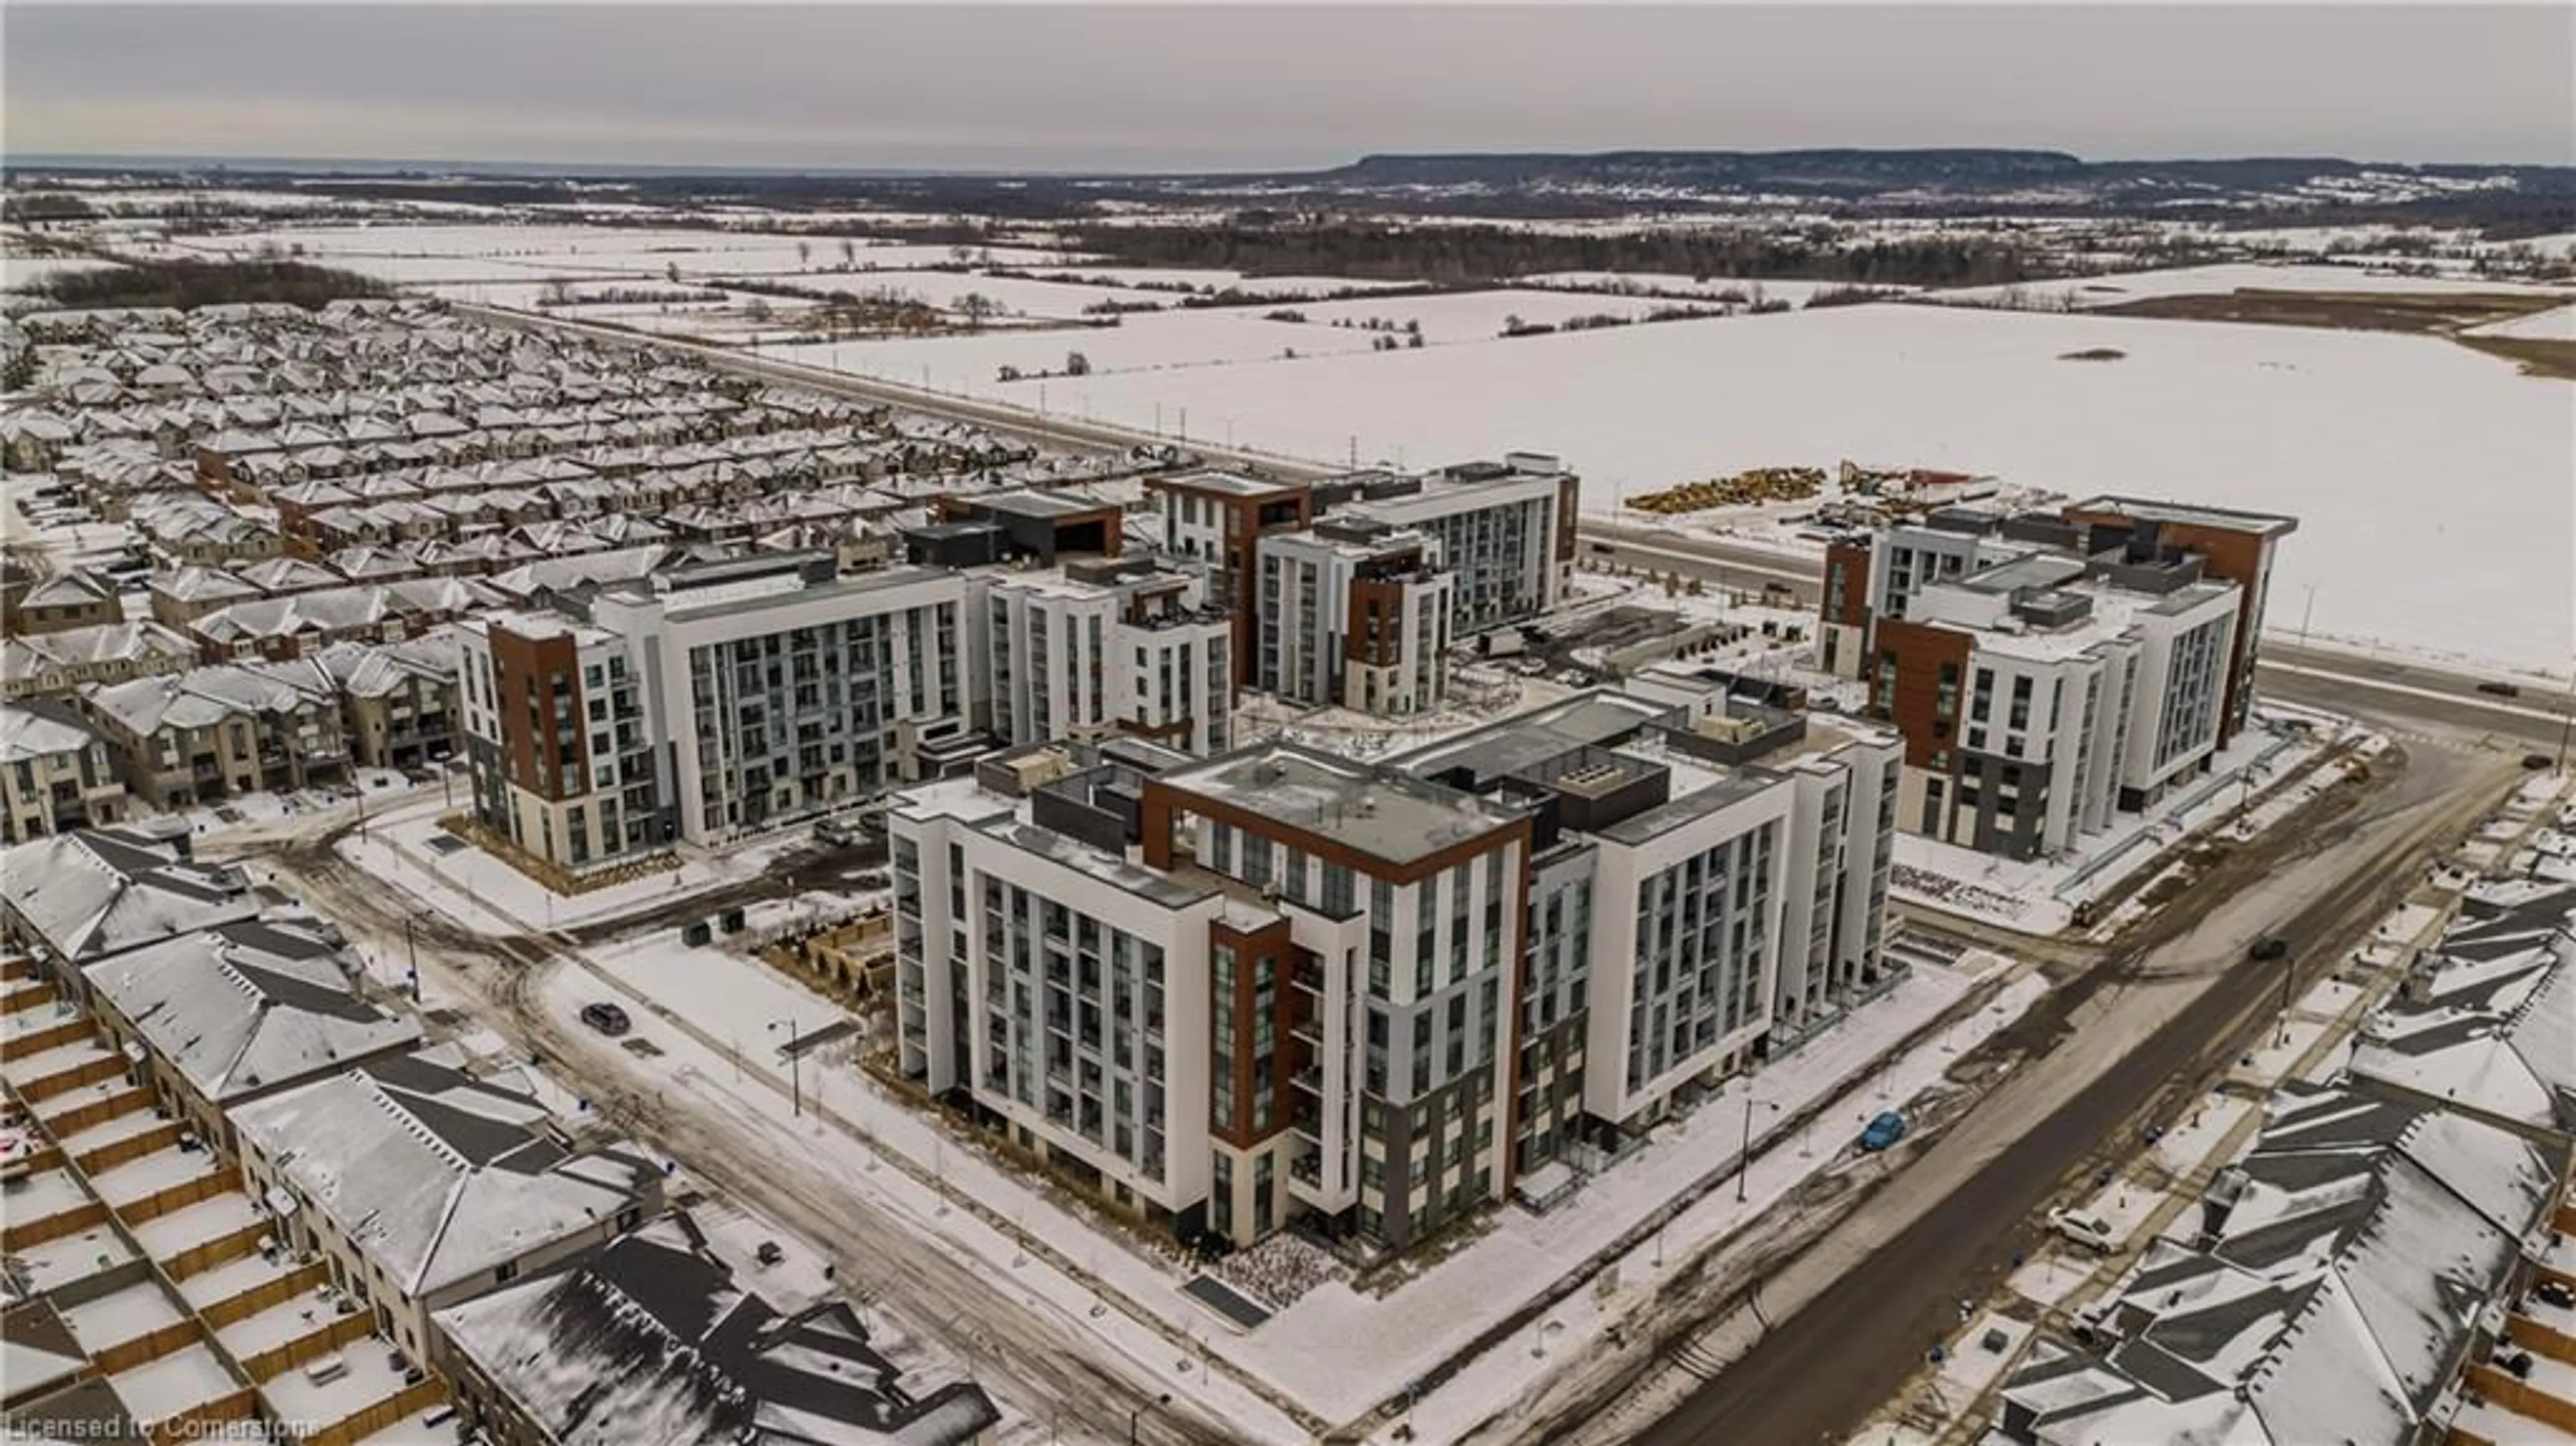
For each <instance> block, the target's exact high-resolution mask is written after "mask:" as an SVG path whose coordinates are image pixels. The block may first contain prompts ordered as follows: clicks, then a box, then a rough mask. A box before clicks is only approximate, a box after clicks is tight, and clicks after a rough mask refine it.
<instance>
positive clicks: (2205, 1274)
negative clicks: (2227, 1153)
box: [1989, 879, 2576, 1446]
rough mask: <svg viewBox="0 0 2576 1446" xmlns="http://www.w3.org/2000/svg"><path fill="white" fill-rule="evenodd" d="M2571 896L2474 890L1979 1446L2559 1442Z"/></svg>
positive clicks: (2024, 1376) (2569, 1253)
mask: <svg viewBox="0 0 2576 1446" xmlns="http://www.w3.org/2000/svg"><path fill="white" fill-rule="evenodd" d="M2571 1040H2576V886H2571V885H2570V884H2568V883H2567V882H2565V881H2564V880H2555V881H2533V880H2525V879H2516V880H2513V881H2509V882H2486V883H2478V884H2473V885H2472V886H2470V888H2469V889H2468V890H2467V891H2466V892H2465V893H2464V895H2463V896H2462V898H2461V901H2460V903H2459V906H2458V909H2457V912H2456V913H2455V915H2454V916H2453V918H2452V919H2451V921H2450V922H2449V923H2448V924H2447V925H2446V926H2445V928H2444V931H2443V934H2442V937H2441V938H2440V940H2439V941H2438V942H2437V943H2435V944H2434V945H2432V946H2431V947H2430V948H2429V949H2427V950H2426V951H2425V952H2424V954H2423V955H2422V956H2420V957H2419V958H2417V959H2416V960H2414V961H2413V962H2412V963H2411V964H2410V965H2409V966H2408V969H2407V972H2406V975H2405V978H2404V982H2403V984H2402V985H2401V987H2400V989H2399V991H2398V992H2397V994H2396V995H2395V996H2394V997H2392V998H2391V999H2389V1000H2388V1001H2387V1002H2386V1003H2384V1004H2383V1005H2382V1006H2381V1007H2380V1008H2378V1009H2377V1010H2375V1011H2374V1012H2373V1013H2372V1015H2371V1016H2370V1017H2368V1018H2367V1019H2365V1020H2364V1021H2363V1023H2362V1026H2361V1028H2360V1030H2359V1032H2358V1033H2357V1034H2356V1036H2355V1038H2354V1042H2353V1046H2352V1051H2351V1053H2350V1054H2349V1056H2348V1057H2347V1063H2346V1067H2345V1069H2344V1071H2343V1073H2342V1074H2341V1076H2340V1077H2339V1078H2337V1079H2335V1080H2333V1081H2332V1082H2330V1083H2327V1084H2312V1083H2304V1082H2297V1081H2293V1082H2290V1083H2286V1084H2284V1085H2283V1086H2281V1087H2280V1088H2279V1089H2278V1090H2277V1091H2276V1092H2275V1093H2274V1094H2272V1095H2271V1096H2270V1097H2269V1098H2268V1099H2267V1100H2265V1101H2264V1102H2263V1105H2262V1112H2261V1116H2260V1133H2259V1134H2258V1135H2257V1136H2256V1137H2255V1139H2254V1141H2253V1143H2252V1145H2251V1147H2250V1148H2249V1149H2248V1150H2246V1152H2245V1153H2244V1154H2243V1155H2242V1156H2241V1157H2240V1158H2237V1159H2235V1160H2232V1161H2230V1162H2229V1163H2227V1164H2226V1165H2224V1166H2223V1167H2221V1168H2219V1169H2218V1170H2217V1172H2216V1174H2215V1177H2214V1178H2213V1179H2211V1181H2210V1183H2209V1185H2208V1186H2207V1188H2206V1189H2205V1190H2203V1191H2202V1192H2201V1194H2200V1196H2199V1198H2198V1199H2197V1200H2195V1201H2194V1202H2192V1206H2191V1207H2190V1208H2187V1209H2186V1210H2185V1212H2184V1213H2183V1215H2182V1216H2181V1217H2180V1218H2179V1219H2178V1220H2177V1221H2176V1222H2175V1223H2174V1224H2173V1225H2172V1226H2170V1227H2168V1228H2167V1230H2166V1231H2165V1233H2164V1234H2163V1235H2162V1236H2161V1237H2159V1238H2156V1239H2153V1240H2150V1241H2147V1242H2145V1244H2144V1245H2143V1248H2142V1249H2141V1250H2140V1252H2139V1254H2138V1255H2137V1257H2136V1258H2135V1260H2134V1261H2132V1262H2131V1263H2130V1265H2129V1268H2128V1269H2127V1271H2126V1272H2125V1273H2124V1274H2123V1275H2122V1276H2121V1277H2120V1279H2119V1281H2118V1283H2117V1284H2116V1285H2114V1286H2113V1287H2112V1289H2111V1291H2110V1293H2109V1294H2108V1295H2107V1296H2106V1297H2105V1298H2104V1299H2103V1300H2101V1301H2100V1302H2099V1303H2098V1304H2096V1305H2094V1306H2092V1307H2089V1308H2088V1309H2086V1310H2085V1311H2084V1312H2083V1313H2082V1314H2081V1315H2080V1316H2078V1317H2077V1319H2076V1321H2075V1322H2074V1326H2075V1329H2074V1330H2073V1332H2072V1338H2066V1337H2059V1336H2057V1335H2055V1334H2054V1333H2051V1334H2050V1335H2048V1336H2047V1337H2045V1338H2043V1340H2042V1341H2041V1343H2040V1344H2039V1345H2038V1346H2036V1347H2035V1348H2034V1349H2033V1351H2032V1352H2031V1354H2030V1355H2029V1356H2028V1357H2027V1358H2026V1359H2025V1362H2024V1364H2023V1365H2022V1366H2021V1367H2020V1369H2018V1370H2017V1371H2016V1372H2015V1373H2014V1374H2013V1375H2012V1376H2010V1377H2009V1378H2008V1379H2007V1380H2006V1381H2005V1383H2004V1385H2003V1388H2002V1393H2001V1406H2000V1408H1999V1411H1998V1416H1997V1419H1996V1422H1995V1427H1994V1431H1993V1434H1992V1435H1991V1436H1990V1438H1989V1439H1994V1440H1999V1441H2003V1442H2010V1443H2015V1446H2088V1443H2092V1442H2098V1441H2183V1440H2194V1441H2218V1440H2227V1441H2245V1442H2258V1443H2267V1446H2268V1443H2284V1446H2286V1443H2294V1442H2307V1441H2340V1442H2347V1443H2352V1446H2421V1443H2427V1442H2449V1443H2454V1446H2518V1443H2522V1442H2543V1441H2554V1440H2563V1439H2565V1438H2566V1436H2567V1435H2568V1433H2569V1432H2570V1431H2576V1203H2571V1201H2570V1198H2569V1186H2570V1181H2569V1171H2570V1162H2571V1158H2576V1049H2571V1048H2570V1043H2571Z"/></svg>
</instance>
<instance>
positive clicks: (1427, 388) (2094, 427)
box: [871, 305, 2576, 665]
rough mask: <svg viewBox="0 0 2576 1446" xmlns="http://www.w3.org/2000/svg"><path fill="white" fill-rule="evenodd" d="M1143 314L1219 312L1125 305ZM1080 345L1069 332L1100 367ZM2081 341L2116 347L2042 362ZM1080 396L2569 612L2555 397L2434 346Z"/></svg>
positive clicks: (1826, 364) (1833, 323) (2404, 626)
mask: <svg viewBox="0 0 2576 1446" xmlns="http://www.w3.org/2000/svg"><path fill="white" fill-rule="evenodd" d="M1166 319H1168V320H1172V321H1191V322H1207V321H1230V320H1231V319H1229V318H1205V317H1173V318H1155V317H1147V318H1140V319H1138V320H1143V321H1149V322H1150V321H1159V320H1166ZM1233 324H1234V325H1238V326H1249V325H1253V323H1249V322H1235V323H1233ZM1121 330H1122V331H1127V330H1131V328H1121ZM1132 330H1133V336H1132V338H1130V339H1131V340H1135V341H1142V340H1143V339H1145V338H1147V337H1149V336H1151V335H1153V333H1152V332H1151V331H1150V330H1147V329H1132ZM1294 334H1295V335H1298V336H1311V335H1314V334H1317V331H1316V329H1312V328H1305V329H1300V330H1299V331H1298V332H1297V333H1294ZM1320 334H1321V335H1324V336H1331V335H1335V334H1337V333H1336V332H1335V330H1334V329H1331V328H1324V329H1320ZM1339 334H1342V335H1349V334H1350V333H1339ZM1103 335H1106V334H1094V335H1090V336H1086V338H1085V343H1084V345H1083V346H1082V349H1083V350H1084V351H1085V352H1086V354H1088V355H1090V356H1091V358H1092V360H1093V362H1094V363H1095V365H1098V364H1100V363H1101V362H1102V359H1103V352H1104V350H1105V349H1106V345H1105V343H1104V342H1103V340H1102V336H1103ZM1364 340H1365V338H1363V341H1364ZM1280 344H1282V345H1290V344H1296V343H1294V342H1291V341H1289V340H1288V339H1287V338H1286V337H1282V338H1281V339H1280ZM895 345H896V346H911V347H913V348H914V349H915V350H921V349H924V348H941V347H951V346H960V345H965V346H979V347H980V346H987V345H993V343H992V342H991V341H990V339H985V340H982V341H977V342H967V343H958V342H949V341H940V342H930V343H921V344H906V343H897V344H895ZM1000 345H1001V346H1003V347H1008V346H1012V345H1022V346H1024V345H1025V342H1019V343H1013V342H1003V343H1000ZM2094 347H2110V348H2115V349H2117V350H2119V351H2121V352H2122V353H2123V354H2124V355H2123V358H2122V359H2121V360H2118V361H2112V362H2084V363H2077V362H2068V361H2063V360H2060V358H2061V357H2063V356H2064V355H2065V354H2067V353H2069V352H2075V351H2080V350H2085V349H2088V348H2094ZM1048 350H1049V349H1047V348H1043V347H1041V348H1040V349H1038V350H1037V351H1036V352H1035V355H1036V356H1037V358H1038V359H1039V360H1041V361H1044V360H1045V358H1046V355H1047V351H1048ZM1055 350H1057V351H1058V359H1059V360H1060V350H1061V349H1055ZM1247 350H1249V348H1247ZM1305 350H1306V347H1305V346H1301V347H1300V351H1301V354H1302V353H1303V352H1304V351H1305ZM1256 354H1257V353H1256ZM929 359H930V358H929V357H928V356H926V355H925V356H924V357H922V358H921V360H923V361H928V360H929ZM1007 359H1010V358H1009V357H1008V356H1007V355H1004V356H992V357H989V362H992V363H998V362H999V361H1001V360H1007ZM871 360H872V361H873V362H874V364H875V365H878V366H899V365H900V362H896V361H894V360H892V359H890V358H887V357H885V356H884V354H883V353H878V354H876V355H875V356H874V357H872V358H871ZM974 360H976V361H987V360H988V358H986V357H977V358H974ZM1135 364H1141V359H1137V358H1132V357H1129V356H1126V355H1122V356H1121V359H1120V362H1119V367H1120V369H1122V370H1123V369H1124V368H1125V367H1126V366H1129V365H1135ZM957 370H960V371H964V372H970V373H971V371H972V370H973V368H971V367H960V368H958V369H957ZM896 374H897V375H901V373H896ZM914 375H916V376H917V372H916V373H914ZM991 377H992V372H991V371H990V370H989V369H986V370H983V371H982V373H981V377H980V379H978V390H979V391H980V392H981V393H983V394H985V395H995V394H998V395H1000V396H1003V397H1005V398H1008V399H1010V400H1013V401H1017V402H1020V403H1022V404H1023V405H1034V403H1035V401H1036V395H1035V389H1034V388H1033V387H1032V386H1030V385H1029V384H1026V383H1022V384H1019V385H1017V386H1010V387H1001V388H995V387H993V386H992V385H991V384H990V379H991ZM1058 390H1059V391H1061V390H1062V386H1061V384H1059V386H1058ZM1082 392H1083V396H1084V401H1083V406H1084V407H1085V408H1086V409H1087V410H1088V411H1089V412H1090V413H1091V414H1092V415H1094V416H1096V417H1098V418H1099V419H1101V420H1103V421H1115V422H1121V423H1125V424H1127V425H1131V426H1136V427H1151V426H1153V425H1154V423H1155V418H1156V415H1157V408H1158V407H1159V408H1160V415H1161V417H1162V419H1163V427H1164V430H1166V431H1171V430H1173V428H1174V426H1175V423H1174V418H1175V416H1176V414H1177V412H1178V409H1180V408H1182V407H1187V408H1188V409H1189V412H1190V415H1191V418H1192V425H1193V427H1194V428H1195V429H1196V432H1195V435H1197V436H1199V437H1201V438H1206V437H1208V436H1209V435H1211V434H1210V432H1209V430H1208V424H1207V421H1206V420H1204V419H1213V418H1230V419H1231V420H1232V424H1233V428H1234V440H1235V443H1236V445H1238V446H1241V447H1247V448H1258V449H1262V450H1266V451H1271V452H1276V453H1282V454H1286V455H1290V456H1298V457H1305V458H1311V459H1315V460H1319V461H1322V460H1339V459H1340V458H1342V457H1343V456H1345V455H1346V453H1347V451H1348V450H1349V448H1350V447H1351V444H1352V438H1353V437H1354V436H1356V438H1357V443H1358V450H1359V453H1360V455H1361V456H1362V458H1363V459H1377V458H1383V459H1387V460H1390V461H1396V460H1403V461H1409V462H1412V463H1415V464H1426V463H1437V462H1443V461H1452V460H1457V459H1460V458H1466V457H1475V456H1490V455H1494V454H1497V453H1499V452H1502V451H1504V450H1506V449H1509V448H1515V447H1535V448H1541V449H1544V450H1547V451H1552V452H1556V453H1558V454H1560V455H1562V456H1564V457H1565V458H1566V459H1567V460H1568V462H1569V463H1570V464H1571V465H1573V466H1574V467H1575V468H1576V469H1577V470H1578V471H1580V472H1581V473H1582V474H1583V476H1584V479H1585V484H1586V485H1585V499H1586V502H1587V504H1588V505H1589V506H1591V507H1592V508H1594V509H1595V510H1602V511H1607V510H1610V509H1611V508H1613V507H1615V505H1616V503H1617V500H1618V498H1619V497H1621V496H1622V495H1625V494H1627V493H1631V492H1639V491H1645V490H1648V489H1651V488H1656V487H1661V486H1667V485H1670V484H1672V483H1674V482H1679V481H1683V480H1687V479H1690V478H1696V477H1707V476H1712V475H1717V474H1721V473H1725V472H1730V471H1734V470H1737V469H1740V468H1746V467H1759V466H1775V465H1784V464H1793V463H1805V464H1810V465H1822V466H1827V467H1830V466H1832V465H1833V464H1834V462H1835V461H1837V460H1838V459H1841V458H1846V457H1849V458H1854V459H1861V460H1866V461H1868V462H1870V463H1871V464H1872V465H1884V466H1906V465H1914V466H1926V467H1944V468H1955V469H1957V470H1961V471H1970V472H1980V473H1992V474H1995V475H1998V476H2000V477H2002V478H2004V479H2005V480H2006V481H2008V482H2011V483H2014V484H2017V485H2023V486H2033V487H2043V488H2048V489H2051V490H2055V491H2060V492H2066V493H2072V494H2078V495H2082V494H2088V493H2093V492H2126V493H2133V494H2137V495H2142V496H2150V497H2165V498H2172V499H2174V500H2177V501H2183V502H2202V503H2210V504H2215V505H2222V506H2233V507H2244V508H2265V509H2277V510H2280V511H2284V512H2288V513H2290V514H2292V515H2295V516H2297V517H2298V518H2299V519H2300V527H2299V532H2298V534H2297V535H2296V536H2294V537H2293V538H2291V539H2290V541H2289V542H2288V543H2287V544H2286V545H2285V546H2284V547H2283V548H2282V550H2281V557H2280V562H2279V572H2278V575H2277V580H2276V582H2275V584H2274V589H2273V598H2274V599H2275V601H2276V603H2280V604H2282V605H2283V606H2285V607H2293V608H2299V609H2302V610H2303V609H2304V606H2305V604H2306V601H2307V589H2308V588H2310V587H2312V586H2313V587H2314V588H2315V616H2314V622H2313V627H2314V630H2315V631H2316V632H2317V633H2318V634H2319V635H2324V636H2345V637H2355V638H2375V639H2378V640H2381V641H2383V642H2386V643H2390V644H2395V645H2399V646H2409V647H2430V648H2439V649H2447V650H2453V651H2456V650H2458V649H2459V648H2461V647H2462V646H2463V645H2464V640H2475V645H2476V646H2477V647H2478V649H2479V651H2480V652H2481V653H2483V654H2484V655H2486V656H2488V657H2491V658H2494V659H2496V660H2500V661H2503V662H2507V663H2518V664H2526V665H2556V664H2561V663H2563V662H2564V661H2565V659H2566V658H2567V656H2568V653H2569V647H2570V641H2571V629H2570V619H2571V615H2576V598H2571V590H2572V589H2576V580H2571V576H2570V570H2569V568H2568V567H2567V539H2568V536H2569V533H2570V530H2571V514H2572V513H2576V498H2571V495H2570V492H2569V489H2568V487H2567V485H2566V481H2567V478H2568V477H2569V476H2571V475H2576V429H2571V427H2570V425H2569V423H2570V420H2571V415H2576V412H2571V406H2570V393H2569V392H2568V390H2567V384H2566V383H2564V382H2558V381H2551V380H2548V379H2545V378H2537V377H2527V376H2522V375H2518V374H2517V373H2516V371H2515V369H2514V368H2513V367H2512V365H2511V364H2509V363H2507V362H2504V361H2501V360H2498V359H2496V358H2493V357H2487V356H2481V355H2478V354H2476V353H2474V352H2471V351H2468V350H2466V349H2463V348H2461V347H2457V346H2454V345H2452V344H2450V343H2448V342H2446V341H2442V340H2439V339H2435V338H2427V337H2411V336H2396V335H2388V334H2379V333H2363V332H2343V331H2320V330H2309V329H2303V328H2296V327H2280V326H2251V325H2242V326H2240V325H2229V324H2223V323H2216V322H2197V321H2150V320H2141V319H2135V318H2111V317H2087V316H2080V315H2073V316H2070V315H2053V314H2025V313H2006V312H1987V311H1975V310H1968V309H1955V310H1954V309H1948V308H1942V307H1930V306H1909V305H1876V306H1855V307H1841V308H1834V309H1830V310H1825V311H1801V312H1792V313H1787V314H1783V315H1777V316H1761V317H1742V318H1736V319H1733V320H1726V321H1685V322H1672V323H1668V324H1664V325H1657V326H1634V327H1619V328H1614V329H1611V330H1606V331H1595V332H1585V333H1578V334H1560V335H1556V336H1545V337H1527V338H1522V339H1518V340H1513V341H1493V342H1483V343H1476V344H1472V345H1460V346H1446V347H1426V348H1424V349H1423V350H1420V351H1397V352H1386V353H1378V354H1374V355H1357V356H1342V357H1326V358H1317V359H1313V360H1300V361H1299V362H1298V363H1297V366H1296V370H1295V371H1294V372H1293V373H1290V372H1283V371H1281V370H1279V369H1277V368H1274V367H1263V366H1233V367H1198V368H1188V369H1182V368H1172V369H1167V370H1159V371H1153V372H1144V373H1138V374H1133V375H1125V376H1100V375H1094V376H1092V377H1089V378H1086V379H1085V381H1084V383H1083V385H1082ZM1863 399H1866V400H1865V401H1864V400H1863ZM1055 405H1057V406H1059V407H1061V406H1063V405H1065V404H1064V403H1063V402H1062V401H1057V402H1055ZM2274 622H2275V624H2276V625H2278V624H2279V623H2280V622H2281V618H2280V617H2279V616H2278V615H2276V616H2275V618H2274Z"/></svg>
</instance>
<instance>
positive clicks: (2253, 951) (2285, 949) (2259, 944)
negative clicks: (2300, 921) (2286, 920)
mask: <svg viewBox="0 0 2576 1446" xmlns="http://www.w3.org/2000/svg"><path fill="white" fill-rule="evenodd" d="M2289 956H2290V941H2289V940H2287V939H2284V938H2282V937H2281V936H2280V935H2278V934H2266V935H2264V936H2263V937H2262V938H2260V939H2257V940H2255V941H2254V942H2253V943H2251V944H2248V945H2246V946H2245V957H2246V958H2248V959H2251V960H2253V961H2254V962H2255V963H2257V964H2269V963H2271V962H2273V961H2274V960H2276V959H2286V958H2288V957H2289Z"/></svg>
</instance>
